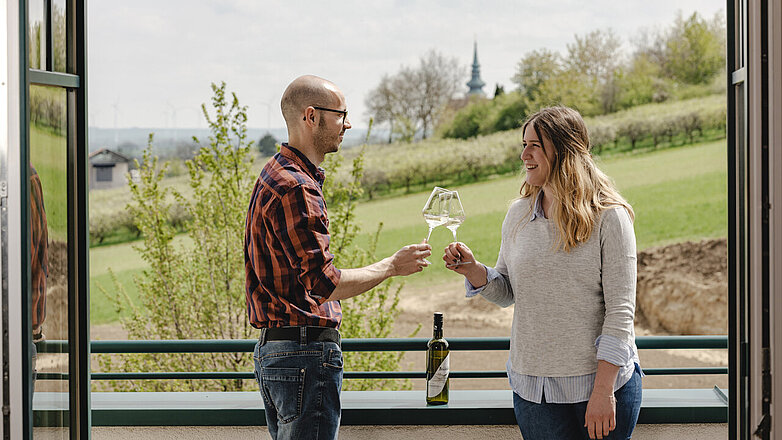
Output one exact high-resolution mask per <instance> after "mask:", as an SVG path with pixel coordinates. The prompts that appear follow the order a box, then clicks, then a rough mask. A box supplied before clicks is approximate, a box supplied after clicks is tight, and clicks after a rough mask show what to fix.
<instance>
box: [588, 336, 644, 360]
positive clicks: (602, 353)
mask: <svg viewBox="0 0 782 440" xmlns="http://www.w3.org/2000/svg"><path fill="white" fill-rule="evenodd" d="M595 347H596V348H597V360H599V361H606V362H610V363H612V364H614V365H616V366H618V367H623V366H626V365H630V363H631V362H633V357H634V356H635V352H634V351H633V347H631V346H629V345H628V344H626V343H624V342H622V341H620V340H619V339H617V338H615V337H613V336H611V335H600V336H598V337H597V339H596V340H595Z"/></svg>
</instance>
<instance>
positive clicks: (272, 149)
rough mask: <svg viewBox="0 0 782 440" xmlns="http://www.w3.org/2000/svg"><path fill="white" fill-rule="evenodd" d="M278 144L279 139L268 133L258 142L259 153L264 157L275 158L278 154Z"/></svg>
mask: <svg viewBox="0 0 782 440" xmlns="http://www.w3.org/2000/svg"><path fill="white" fill-rule="evenodd" d="M277 143H278V141H277V138H275V137H274V136H272V134H271V133H269V132H266V134H265V135H263V137H262V138H261V140H259V141H258V151H259V152H260V153H261V154H263V155H264V156H273V155H274V154H275V153H277Z"/></svg>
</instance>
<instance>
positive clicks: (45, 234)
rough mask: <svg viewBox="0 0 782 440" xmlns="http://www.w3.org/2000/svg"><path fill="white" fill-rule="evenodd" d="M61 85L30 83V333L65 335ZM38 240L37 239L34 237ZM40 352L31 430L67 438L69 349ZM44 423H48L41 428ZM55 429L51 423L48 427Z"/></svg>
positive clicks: (65, 158)
mask: <svg viewBox="0 0 782 440" xmlns="http://www.w3.org/2000/svg"><path fill="white" fill-rule="evenodd" d="M66 93H67V92H66V90H65V89H61V88H55V87H44V86H31V87H30V169H31V173H30V176H31V179H30V180H31V185H30V204H31V209H30V213H31V217H30V227H31V238H32V239H33V243H32V252H31V255H32V258H33V261H32V262H31V266H30V267H31V276H32V283H31V288H32V292H31V293H30V294H31V299H32V301H31V303H32V309H33V310H32V323H33V339H34V341H36V342H37V345H38V346H39V347H40V346H41V342H42V341H53V340H66V341H67V340H68V231H67V227H68V205H67V201H68V194H67V187H68V185H67V176H68V156H67V154H68V143H67V95H66ZM36 240H37V241H36ZM63 351H64V352H63V353H39V354H38V356H37V359H36V360H35V362H34V367H35V369H36V370H37V374H38V378H37V380H35V381H34V395H33V409H34V410H35V408H36V407H38V408H40V407H42V406H44V405H45V406H47V407H52V406H54V407H56V408H60V409H62V411H59V412H58V411H54V412H52V411H48V412H42V411H37V412H35V413H34V423H35V426H36V428H35V429H36V430H38V429H46V431H47V432H46V435H47V438H49V437H51V436H52V435H54V438H60V437H61V436H62V438H67V437H68V428H67V427H65V425H66V424H67V415H66V414H67V412H66V410H67V408H68V380H67V373H68V353H67V349H64V350H63ZM41 427H47V428H41ZM53 427H54V428H56V429H54V430H53V429H52V428H53Z"/></svg>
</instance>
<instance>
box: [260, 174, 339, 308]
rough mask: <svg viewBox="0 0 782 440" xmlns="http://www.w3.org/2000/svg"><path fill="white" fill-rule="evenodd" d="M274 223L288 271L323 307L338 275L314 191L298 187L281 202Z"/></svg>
mask: <svg viewBox="0 0 782 440" xmlns="http://www.w3.org/2000/svg"><path fill="white" fill-rule="evenodd" d="M276 216H277V217H278V219H277V221H276V222H275V223H276V225H277V230H276V231H275V233H276V234H277V235H278V237H279V239H280V242H281V244H282V247H283V250H284V252H285V255H286V257H287V258H288V260H289V261H290V264H291V267H293V268H294V269H295V270H298V272H299V274H298V278H299V281H300V282H301V285H302V286H304V289H305V291H306V293H307V294H308V295H310V296H311V297H312V298H314V299H315V300H316V301H317V302H318V303H319V304H323V303H324V302H325V301H326V300H327V299H328V298H329V297H330V296H331V294H332V292H334V289H335V288H336V287H337V284H338V283H339V279H340V275H341V272H340V270H339V269H337V268H336V267H335V266H334V255H333V254H332V253H331V252H329V242H330V236H329V230H328V216H327V214H326V204H325V202H324V201H323V197H322V196H321V194H320V191H318V190H317V189H315V188H310V187H308V186H306V185H299V186H297V187H294V188H291V189H290V190H289V191H287V192H286V193H285V194H284V195H283V197H282V198H281V199H280V203H279V206H278V208H277V210H276Z"/></svg>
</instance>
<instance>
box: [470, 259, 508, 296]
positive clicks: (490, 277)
mask: <svg viewBox="0 0 782 440" xmlns="http://www.w3.org/2000/svg"><path fill="white" fill-rule="evenodd" d="M481 266H483V267H484V268H486V284H484V285H483V286H481V287H474V286H473V285H472V284H470V282H469V281H467V278H465V279H464V289H465V290H466V291H467V294H466V295H465V296H466V297H467V298H472V297H473V296H475V295H477V294H479V293H481V292H483V289H485V288H486V286H488V285H489V283H491V282H492V281H494V280H496V279H497V278H499V277H501V276H502V275H501V274H500V273H499V272H497V269H495V268H493V267H488V266H486V265H484V264H482V265H481Z"/></svg>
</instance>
